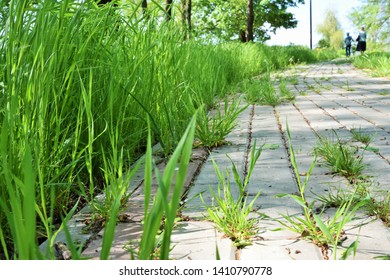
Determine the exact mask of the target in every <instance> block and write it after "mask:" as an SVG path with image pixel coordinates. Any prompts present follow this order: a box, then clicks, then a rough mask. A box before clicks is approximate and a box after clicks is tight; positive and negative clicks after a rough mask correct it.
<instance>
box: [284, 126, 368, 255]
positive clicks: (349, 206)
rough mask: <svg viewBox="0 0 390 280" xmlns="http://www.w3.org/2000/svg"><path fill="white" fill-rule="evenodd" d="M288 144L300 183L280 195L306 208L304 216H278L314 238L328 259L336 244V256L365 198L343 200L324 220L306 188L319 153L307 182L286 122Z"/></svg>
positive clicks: (352, 249)
mask: <svg viewBox="0 0 390 280" xmlns="http://www.w3.org/2000/svg"><path fill="white" fill-rule="evenodd" d="M287 136H288V147H289V154H290V161H291V165H292V168H293V171H294V174H295V178H296V181H297V185H298V193H299V194H298V195H296V194H279V195H277V197H286V196H287V197H290V198H292V199H294V200H295V201H296V202H297V203H298V204H299V205H300V206H302V208H303V217H298V216H290V215H288V214H287V215H286V214H283V215H282V216H283V217H284V219H285V221H281V220H278V222H279V223H281V224H282V225H283V226H284V227H286V228H288V229H290V230H293V231H295V232H297V233H299V234H300V235H301V237H302V238H305V239H308V240H311V241H312V242H313V243H314V244H316V245H318V246H319V247H320V248H322V251H323V254H324V258H325V259H328V258H329V257H328V249H329V246H332V247H333V257H334V258H335V259H336V257H337V254H336V253H337V248H338V245H340V243H341V242H342V236H343V235H344V230H343V228H344V227H345V225H346V224H347V223H348V222H350V221H351V220H352V218H353V216H354V214H355V212H356V211H357V210H358V209H359V208H360V207H362V206H363V205H364V204H365V203H366V200H362V201H360V202H359V203H357V204H353V203H352V202H353V200H352V199H351V200H349V201H347V202H343V203H342V204H341V205H340V207H339V208H338V209H337V211H336V213H335V214H334V215H333V218H331V219H328V220H327V221H325V222H324V221H323V219H322V213H320V214H316V213H315V209H314V201H313V202H312V203H309V202H308V200H307V199H306V194H305V190H306V188H307V186H308V182H309V178H310V176H311V174H312V172H313V169H314V166H315V164H316V161H317V157H316V155H315V156H314V159H313V162H312V164H311V166H310V168H309V170H308V172H307V173H306V176H305V180H304V182H302V181H301V177H300V173H299V170H298V165H297V162H296V157H295V152H294V148H293V146H292V144H291V136H290V131H289V129H288V126H287ZM357 246H358V242H357V241H356V242H353V243H352V244H351V245H350V246H349V247H348V248H347V249H346V250H345V252H344V253H343V254H342V256H341V258H342V259H346V258H347V257H348V256H349V255H350V254H351V253H354V252H356V248H357Z"/></svg>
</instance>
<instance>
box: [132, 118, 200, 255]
mask: <svg viewBox="0 0 390 280" xmlns="http://www.w3.org/2000/svg"><path fill="white" fill-rule="evenodd" d="M195 122H196V115H195V116H194V117H193V119H192V120H191V122H190V124H189V125H188V127H187V129H186V131H185V132H184V134H183V137H182V138H181V140H180V142H179V144H178V146H177V147H176V149H175V151H174V152H173V154H172V156H171V157H170V159H169V161H168V163H167V165H166V167H165V170H164V174H160V172H159V171H158V169H157V168H155V169H154V173H155V176H156V178H157V183H158V189H157V193H156V195H155V196H154V197H152V180H153V162H152V146H151V136H150V133H149V136H148V146H147V151H146V159H145V160H146V163H145V179H144V196H145V198H144V222H143V230H142V237H141V241H140V246H139V252H138V257H139V259H141V260H147V259H153V258H156V250H157V252H158V258H159V259H162V260H167V259H168V258H169V252H170V250H171V248H170V244H171V235H172V230H173V227H174V223H175V221H176V216H177V210H178V208H179V204H180V201H181V196H182V193H183V186H184V183H185V179H186V173H187V167H188V163H189V160H190V158H191V151H192V145H193V140H194V134H195ZM176 169H177V172H176ZM174 178H175V180H174ZM173 182H174V183H173ZM151 202H152V205H151V206H149V204H150V203H151ZM162 224H163V225H164V227H163V231H162V233H160V230H161V225H162ZM157 245H158V246H159V248H156V246H157Z"/></svg>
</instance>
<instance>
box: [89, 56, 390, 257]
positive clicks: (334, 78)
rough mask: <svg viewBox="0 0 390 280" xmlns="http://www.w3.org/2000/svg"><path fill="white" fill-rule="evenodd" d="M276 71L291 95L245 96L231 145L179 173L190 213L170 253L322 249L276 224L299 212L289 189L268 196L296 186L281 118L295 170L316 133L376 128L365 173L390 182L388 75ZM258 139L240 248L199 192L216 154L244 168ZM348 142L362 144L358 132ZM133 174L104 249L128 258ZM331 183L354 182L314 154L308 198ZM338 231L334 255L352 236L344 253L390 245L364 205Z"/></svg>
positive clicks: (136, 231)
mask: <svg viewBox="0 0 390 280" xmlns="http://www.w3.org/2000/svg"><path fill="white" fill-rule="evenodd" d="M279 75H280V76H283V77H284V78H285V79H287V80H288V79H290V80H292V79H294V80H295V83H294V84H292V83H288V84H289V89H290V90H291V91H293V92H294V94H295V95H296V101H295V102H294V103H293V104H291V103H290V104H284V105H280V106H277V107H275V108H273V107H270V106H260V105H255V106H249V107H248V108H247V109H246V110H245V111H244V112H243V113H242V114H241V115H240V116H239V118H238V125H237V127H236V128H235V129H234V131H233V132H232V133H231V134H230V135H229V136H228V139H227V140H228V141H229V143H230V145H225V146H222V147H220V148H217V149H214V150H212V152H211V154H210V156H207V154H206V153H205V151H202V150H196V151H195V154H194V160H193V161H192V162H191V165H190V170H189V178H188V180H187V182H186V188H187V190H188V194H187V201H186V203H185V205H184V208H183V210H182V214H183V216H188V219H186V221H181V222H179V223H178V225H177V227H176V228H175V230H174V233H173V236H172V245H174V247H173V250H172V252H171V258H172V259H180V260H197V259H198V260H208V259H209V260H215V259H216V248H218V251H219V255H220V258H221V259H224V260H228V259H241V260H261V259H266V260H284V259H286V260H292V259H297V260H300V259H305V260H321V259H324V257H325V256H324V254H323V253H322V252H321V249H320V248H319V247H318V246H316V245H315V244H313V243H311V242H309V241H306V240H303V239H302V238H300V235H299V234H297V233H295V232H292V231H290V230H287V229H285V228H283V229H282V230H279V231H275V230H274V229H277V228H280V227H281V225H280V224H279V223H278V220H279V221H280V220H282V219H283V217H282V215H284V214H288V215H295V216H300V215H302V208H301V207H300V206H299V205H298V204H297V203H296V202H295V201H293V200H292V199H291V198H289V197H283V198H277V197H275V196H276V195H278V194H281V193H287V194H294V193H297V191H298V188H297V182H296V178H295V177H294V175H293V171H292V168H291V163H290V160H289V155H288V150H287V149H286V144H287V143H286V139H287V138H286V137H287V135H286V128H287V125H288V127H289V130H290V133H291V143H292V146H293V147H294V150H295V152H296V158H297V163H298V169H299V173H300V175H302V177H301V179H302V180H304V179H305V176H304V175H305V174H306V172H307V171H308V169H309V167H310V165H311V164H312V161H313V147H314V145H315V144H316V143H317V139H318V138H317V136H318V135H323V136H327V137H330V136H331V135H332V133H334V132H336V133H337V135H338V136H339V137H340V138H342V139H351V130H352V129H360V130H361V131H362V132H364V133H369V134H371V135H373V141H372V143H371V144H370V147H372V148H376V149H372V151H371V150H370V151H368V150H367V151H365V152H364V163H365V164H367V166H366V168H365V170H364V174H365V175H367V176H371V177H369V180H370V181H371V182H373V185H374V186H375V188H376V189H380V190H384V191H390V172H389V171H390V169H389V167H390V166H389V164H390V145H389V139H390V121H389V117H390V106H389V105H390V81H389V79H386V78H372V77H370V76H368V75H367V74H365V73H364V72H363V71H360V70H356V69H354V68H353V66H351V65H349V64H338V63H322V64H314V65H307V66H297V67H295V68H292V69H290V70H289V71H285V72H283V73H280V74H279ZM333 131H334V132H333ZM333 135H334V134H333ZM255 140H256V143H257V146H260V145H262V144H264V147H263V151H262V154H261V156H260V158H259V160H258V162H257V164H256V166H255V169H254V172H253V174H252V177H251V179H250V183H249V185H248V189H247V191H248V196H249V198H251V197H254V196H255V195H256V194H257V193H258V192H259V191H260V192H261V195H260V196H259V198H258V200H257V201H256V203H255V205H254V209H255V210H256V211H255V212H254V213H252V214H251V217H253V218H255V219H257V226H258V229H259V231H258V236H257V238H256V240H254V241H253V245H251V246H247V247H244V248H243V249H237V248H236V247H234V246H233V245H232V241H231V240H230V239H228V238H226V237H224V236H223V234H222V233H220V232H218V231H217V230H216V229H215V227H214V225H213V224H212V223H211V222H210V221H207V219H205V217H206V210H205V207H204V205H203V203H202V202H201V201H200V199H199V197H197V195H198V194H199V193H202V194H203V199H204V201H205V202H206V203H208V204H210V205H211V203H212V195H211V193H210V188H212V189H213V190H214V191H216V190H217V186H218V178H217V176H216V175H215V170H214V167H213V164H212V160H211V159H212V158H213V159H214V160H215V161H216V163H217V164H218V167H219V168H220V170H221V171H224V170H225V169H228V170H231V162H230V160H229V158H228V157H227V155H229V157H230V158H231V159H232V160H233V161H234V162H235V164H236V165H237V167H238V169H239V171H240V172H241V173H244V172H245V171H246V170H247V164H248V151H249V148H251V147H252V145H253V144H254V141H255ZM353 144H354V145H356V146H362V143H358V142H353ZM161 168H163V166H162V167H161ZM136 179H137V180H138V181H136V182H133V185H135V186H140V187H139V188H138V189H137V190H136V192H135V193H134V194H133V196H132V198H131V200H130V203H129V206H128V211H127V214H128V215H129V217H130V221H131V222H128V223H121V224H119V225H118V227H117V235H116V239H115V241H114V246H113V249H112V252H111V253H112V258H113V259H129V257H130V255H129V253H128V252H127V251H126V250H125V249H123V246H125V245H126V244H128V242H129V240H132V239H136V238H139V236H140V233H141V230H142V226H141V220H142V205H143V197H142V189H141V188H142V174H140V175H139V176H138V177H137V178H136ZM232 181H233V180H232ZM335 189H341V190H342V189H345V190H347V189H351V185H350V184H349V182H348V180H346V179H345V178H343V177H340V176H336V175H335V174H331V173H330V171H329V168H328V167H326V166H324V165H323V164H320V162H318V163H317V164H316V166H315V168H314V171H313V173H312V175H311V177H310V181H309V185H308V189H307V196H308V200H309V201H314V200H315V199H316V195H323V196H327V195H329V194H330V193H332V192H333V191H334V190H335ZM236 194H237V192H236ZM190 198H192V199H190ZM333 213H334V209H329V210H327V211H326V212H325V214H324V217H326V215H329V217H331V216H332V214H333ZM265 215H266V216H265ZM102 233H103V232H101V234H102ZM345 233H346V234H345V236H346V237H347V239H346V240H345V241H344V242H343V243H342V245H341V246H340V249H339V250H338V251H337V253H338V257H339V254H340V253H341V252H342V250H343V248H346V247H347V246H348V245H349V244H351V243H352V242H353V241H355V240H356V239H357V238H358V236H359V241H360V244H359V247H358V250H357V253H356V256H355V257H351V259H359V260H361V259H373V258H374V257H377V256H382V255H389V254H390V230H389V228H388V227H386V226H385V225H384V223H383V222H382V221H381V220H378V219H375V218H374V217H369V216H367V214H366V213H365V212H364V211H359V212H358V213H357V215H356V217H355V218H354V220H353V221H352V222H351V223H349V224H348V225H347V227H346V228H345ZM85 238H87V237H85ZM100 246H101V238H100V237H99V236H98V237H97V238H95V239H94V240H92V241H90V242H89V245H88V247H87V249H86V250H85V251H84V256H86V257H92V258H98V256H99V254H100ZM332 254H333V252H332V250H330V251H329V258H332Z"/></svg>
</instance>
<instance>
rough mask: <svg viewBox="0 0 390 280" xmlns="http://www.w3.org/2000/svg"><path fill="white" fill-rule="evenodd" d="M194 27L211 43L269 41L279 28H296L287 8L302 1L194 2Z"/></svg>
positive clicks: (226, 0) (241, 0)
mask: <svg viewBox="0 0 390 280" xmlns="http://www.w3.org/2000/svg"><path fill="white" fill-rule="evenodd" d="M194 2H195V4H194V11H193V19H194V20H193V26H194V30H195V31H196V33H197V34H200V35H202V36H207V37H211V38H213V39H214V40H215V39H217V40H222V41H229V40H235V39H239V40H241V41H243V42H246V41H251V40H257V41H262V42H264V41H266V40H269V39H270V35H269V34H270V33H271V32H273V33H275V31H276V30H277V29H278V28H281V27H283V28H293V27H296V25H297V21H296V20H295V18H294V16H293V14H291V13H289V12H287V8H289V7H295V6H297V5H298V4H302V3H304V0H196V1H194Z"/></svg>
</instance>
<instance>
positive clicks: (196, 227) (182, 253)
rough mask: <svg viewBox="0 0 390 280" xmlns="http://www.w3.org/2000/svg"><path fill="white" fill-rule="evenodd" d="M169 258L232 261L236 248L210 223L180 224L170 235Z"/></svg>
mask: <svg viewBox="0 0 390 280" xmlns="http://www.w3.org/2000/svg"><path fill="white" fill-rule="evenodd" d="M172 246H173V249H172V251H171V253H170V257H171V258H172V259H176V260H217V254H216V253H217V250H218V253H219V256H220V259H221V260H234V259H235V253H236V247H234V246H233V244H232V242H231V241H230V239H228V238H226V237H223V234H221V233H220V232H218V231H217V230H216V229H215V227H214V225H213V224H212V223H210V222H181V223H178V225H177V226H176V228H175V230H174V231H173V233H172Z"/></svg>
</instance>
